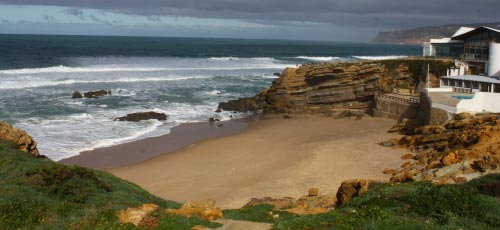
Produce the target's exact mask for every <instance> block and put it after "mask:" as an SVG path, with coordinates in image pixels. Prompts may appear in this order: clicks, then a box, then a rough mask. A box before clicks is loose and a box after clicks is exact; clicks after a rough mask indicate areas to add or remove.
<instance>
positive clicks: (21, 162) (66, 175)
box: [0, 140, 219, 230]
mask: <svg viewBox="0 0 500 230" xmlns="http://www.w3.org/2000/svg"><path fill="white" fill-rule="evenodd" d="M0 194H1V195H0V229H2V230H3V229H75V228H78V229H136V227H135V226H134V225H132V224H121V223H120V222H119V220H118V216H117V211H119V210H123V209H125V208H127V207H137V206H140V205H141V204H144V203H155V204H157V205H159V206H160V207H161V209H162V210H163V209H165V208H179V207H180V204H179V203H176V202H173V201H166V200H163V199H161V198H158V197H155V196H153V195H151V194H150V193H148V192H146V191H144V190H143V189H141V188H140V187H138V186H137V185H134V184H132V183H129V182H127V181H124V180H121V179H118V178H116V177H114V176H112V175H110V174H108V173H105V172H101V171H95V170H90V169H86V168H81V167H77V166H65V165H60V164H57V163H54V162H52V161H50V160H46V159H37V158H34V157H31V156H29V155H28V154H25V153H23V152H21V151H18V150H16V149H14V148H13V146H12V145H11V144H10V143H9V142H5V141H1V140H0ZM155 215H156V217H157V218H156V219H154V220H155V221H156V222H155V224H156V226H157V227H158V228H159V229H190V228H191V227H192V226H194V225H204V226H213V227H216V226H219V224H215V223H209V222H206V221H202V220H200V219H198V218H185V217H182V216H173V215H167V214H164V212H162V211H161V212H160V211H158V212H157V213H156V214H155ZM150 219H151V218H150ZM141 228H146V229H147V227H145V226H141Z"/></svg>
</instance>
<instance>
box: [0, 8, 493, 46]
mask: <svg viewBox="0 0 500 230" xmlns="http://www.w3.org/2000/svg"><path fill="white" fill-rule="evenodd" d="M499 8H500V2H499V1H498V0H476V1H471V0H467V1H466V0H454V1H451V0H441V1H439V3H437V2H435V1H431V0H421V1H418V2H404V1H401V0H315V1H311V2H304V1H293V0H288V1H285V0H272V1H266V0H256V1H252V2H248V1H243V0H212V1H203V2H200V1H196V0H167V1H160V0H145V1H134V0H121V1H120V0H108V1H99V0H82V1H65V0H0V33H1V34H53V35H104V36H151V37H202V38H243V39H244V38H249V39H292V40H322V41H352V42H368V41H371V40H372V39H373V38H375V36H376V35H377V34H378V33H379V32H384V31H393V30H400V29H411V28H415V27H420V26H437V25H447V24H473V23H490V22H498V21H500V17H498V16H495V15H496V10H497V9H499Z"/></svg>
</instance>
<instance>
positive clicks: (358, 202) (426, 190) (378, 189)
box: [224, 174, 500, 230]
mask: <svg viewBox="0 0 500 230" xmlns="http://www.w3.org/2000/svg"><path fill="white" fill-rule="evenodd" d="M499 193H500V175H498V174H497V175H489V176H486V177H483V178H481V179H476V180H473V181H471V182H469V183H466V184H461V185H441V186H436V185H432V184H430V183H427V182H415V183H404V184H394V185H393V184H387V183H377V184H374V185H372V188H371V189H370V190H369V191H368V193H367V194H365V195H364V196H362V197H357V198H354V199H353V200H352V201H350V202H349V203H348V204H347V205H345V206H342V207H338V208H337V209H336V210H334V211H331V212H328V213H325V214H319V215H310V216H295V215H292V214H287V213H285V212H276V211H274V212H273V214H279V217H278V218H277V219H276V220H273V219H272V217H271V216H270V215H269V214H268V213H269V212H270V211H272V207H271V206H269V205H259V206H255V207H251V208H247V209H240V210H226V211H224V215H225V216H226V218H231V219H237V220H248V221H258V222H268V223H275V226H274V227H275V229H429V230H430V229H450V230H451V229H454V230H456V229H478V230H479V229H500V200H499V199H498V198H499V197H500V194H499ZM492 196H496V197H492Z"/></svg>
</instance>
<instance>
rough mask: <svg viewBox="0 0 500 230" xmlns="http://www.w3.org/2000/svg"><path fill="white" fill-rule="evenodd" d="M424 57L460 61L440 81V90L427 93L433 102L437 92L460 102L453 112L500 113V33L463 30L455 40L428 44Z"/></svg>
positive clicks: (425, 47)
mask: <svg viewBox="0 0 500 230" xmlns="http://www.w3.org/2000/svg"><path fill="white" fill-rule="evenodd" d="M424 56H435V57H454V58H456V60H455V67H453V68H451V69H449V70H448V71H447V74H446V76H443V77H441V78H440V88H439V89H427V94H428V96H429V98H431V96H430V95H429V93H432V92H434V93H436V94H437V93H439V94H443V95H444V94H446V95H447V96H449V97H453V98H454V99H456V100H459V102H457V103H456V105H455V108H454V109H449V110H448V111H449V112H472V113H477V112H498V113H500V30H497V29H494V28H489V27H479V28H475V29H474V28H468V27H462V28H460V29H459V30H458V31H457V32H456V33H455V34H454V35H453V36H452V37H451V38H444V39H432V40H431V41H430V42H429V43H426V44H424ZM454 94H455V95H454ZM463 94H470V96H466V95H463ZM472 94H473V95H472ZM434 98H439V97H436V95H434ZM439 100H440V101H447V100H446V99H445V98H442V97H441V99H439ZM451 104H453V103H451ZM450 110H454V111H450Z"/></svg>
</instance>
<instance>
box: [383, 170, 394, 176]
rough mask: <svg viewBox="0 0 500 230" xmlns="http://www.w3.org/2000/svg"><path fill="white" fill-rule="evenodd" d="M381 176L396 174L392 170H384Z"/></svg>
mask: <svg viewBox="0 0 500 230" xmlns="http://www.w3.org/2000/svg"><path fill="white" fill-rule="evenodd" d="M382 173H383V174H391V175H394V174H395V173H396V170H394V169H384V171H383V172H382Z"/></svg>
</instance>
